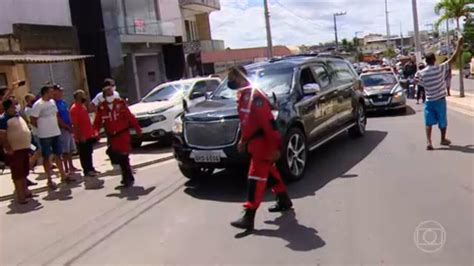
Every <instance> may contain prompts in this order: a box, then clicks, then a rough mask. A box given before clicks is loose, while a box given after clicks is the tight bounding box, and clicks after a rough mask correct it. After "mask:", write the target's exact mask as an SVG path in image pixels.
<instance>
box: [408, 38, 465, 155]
mask: <svg viewBox="0 0 474 266" xmlns="http://www.w3.org/2000/svg"><path fill="white" fill-rule="evenodd" d="M463 44H464V38H463V37H461V38H460V39H459V41H458V45H457V48H456V52H455V53H454V54H453V55H452V57H451V58H450V59H449V60H448V61H446V62H444V63H442V64H441V65H436V56H435V55H434V53H428V54H426V55H425V59H426V63H427V67H426V68H425V69H423V70H421V71H419V72H418V73H417V74H416V79H417V81H418V83H419V84H420V85H421V86H423V87H424V88H425V93H426V102H425V111H424V115H425V126H426V139H427V145H426V149H427V150H433V143H432V141H431V133H432V128H433V126H434V125H436V124H438V127H439V129H440V131H441V145H446V146H447V145H450V144H451V141H450V140H449V139H447V138H446V132H447V128H448V121H447V106H446V91H447V89H446V82H445V81H446V75H447V71H448V69H449V67H450V65H452V64H453V63H454V62H455V60H456V58H457V56H458V55H459V53H461V52H462V47H463Z"/></svg>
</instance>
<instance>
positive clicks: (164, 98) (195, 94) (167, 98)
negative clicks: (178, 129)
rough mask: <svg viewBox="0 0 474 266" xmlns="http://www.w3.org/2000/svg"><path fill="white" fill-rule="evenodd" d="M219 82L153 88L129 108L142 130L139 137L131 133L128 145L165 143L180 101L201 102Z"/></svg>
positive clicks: (177, 83)
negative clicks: (149, 142)
mask: <svg viewBox="0 0 474 266" xmlns="http://www.w3.org/2000/svg"><path fill="white" fill-rule="evenodd" d="M220 83H221V80H220V79H219V78H193V79H185V80H179V81H174V82H168V83H164V84H161V85H159V86H158V87H156V88H154V89H153V90H152V91H151V92H150V93H148V94H147V95H146V96H145V97H143V98H142V99H141V101H140V102H139V103H136V104H134V105H132V106H130V111H131V112H132V113H133V114H134V115H135V117H136V118H137V120H138V123H139V124H140V127H141V128H142V137H141V138H138V137H137V136H136V134H135V132H133V131H132V146H133V147H134V148H137V147H140V146H141V144H142V142H143V141H155V140H159V141H165V142H169V141H170V140H171V132H172V128H173V124H174V121H175V119H176V117H177V116H179V115H180V114H181V113H182V112H183V99H185V100H186V102H187V104H188V106H192V105H194V104H196V103H199V102H202V101H204V100H205V99H206V95H208V94H210V93H212V92H213V91H214V89H215V88H217V87H218V86H219V84H220Z"/></svg>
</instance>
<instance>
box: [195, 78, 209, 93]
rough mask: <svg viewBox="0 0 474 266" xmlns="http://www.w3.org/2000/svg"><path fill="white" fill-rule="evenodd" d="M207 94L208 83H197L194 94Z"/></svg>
mask: <svg viewBox="0 0 474 266" xmlns="http://www.w3.org/2000/svg"><path fill="white" fill-rule="evenodd" d="M197 92H199V93H206V92H207V84H206V81H204V80H203V81H198V82H196V84H195V85H194V90H193V93H197Z"/></svg>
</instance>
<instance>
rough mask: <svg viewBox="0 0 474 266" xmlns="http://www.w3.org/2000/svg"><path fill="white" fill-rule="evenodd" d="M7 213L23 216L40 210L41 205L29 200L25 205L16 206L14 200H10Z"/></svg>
mask: <svg viewBox="0 0 474 266" xmlns="http://www.w3.org/2000/svg"><path fill="white" fill-rule="evenodd" d="M8 208H9V211H8V212H7V214H9V215H10V214H24V213H28V212H33V211H37V210H41V209H42V208H43V205H41V203H39V202H38V201H37V200H35V199H29V200H28V203H27V204H18V203H17V201H16V200H12V201H11V202H10V204H9V205H8Z"/></svg>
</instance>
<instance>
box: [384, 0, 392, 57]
mask: <svg viewBox="0 0 474 266" xmlns="http://www.w3.org/2000/svg"><path fill="white" fill-rule="evenodd" d="M385 23H386V24H387V25H386V26H387V48H388V49H390V48H391V42H390V22H389V18H388V2H387V0H385Z"/></svg>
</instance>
